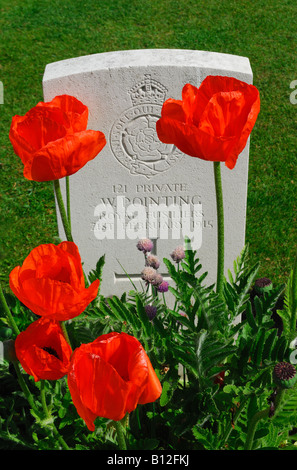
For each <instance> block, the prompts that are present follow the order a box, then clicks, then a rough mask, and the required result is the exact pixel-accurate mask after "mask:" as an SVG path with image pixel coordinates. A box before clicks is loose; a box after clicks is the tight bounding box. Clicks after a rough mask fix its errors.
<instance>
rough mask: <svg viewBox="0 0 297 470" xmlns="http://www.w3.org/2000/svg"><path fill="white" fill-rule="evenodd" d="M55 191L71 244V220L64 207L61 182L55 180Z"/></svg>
mask: <svg viewBox="0 0 297 470" xmlns="http://www.w3.org/2000/svg"><path fill="white" fill-rule="evenodd" d="M54 189H55V194H56V199H57V203H58V207H59V211H60V215H61V219H62V223H63V227H64V231H65V235H66V238H67V240H68V241H69V242H73V238H72V234H71V227H70V224H69V220H68V217H67V213H66V210H65V206H64V201H63V197H62V193H61V187H60V181H59V180H54Z"/></svg>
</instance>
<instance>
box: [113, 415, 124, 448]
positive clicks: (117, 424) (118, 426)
mask: <svg viewBox="0 0 297 470" xmlns="http://www.w3.org/2000/svg"><path fill="white" fill-rule="evenodd" d="M114 425H115V428H116V431H117V436H118V444H119V448H120V450H127V445H126V441H125V436H124V428H123V425H122V423H121V421H114Z"/></svg>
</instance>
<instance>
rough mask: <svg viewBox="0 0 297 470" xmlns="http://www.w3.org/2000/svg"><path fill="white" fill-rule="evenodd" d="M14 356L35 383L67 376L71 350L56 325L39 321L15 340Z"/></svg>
mask: <svg viewBox="0 0 297 470" xmlns="http://www.w3.org/2000/svg"><path fill="white" fill-rule="evenodd" d="M15 352H16V356H17V358H18V360H19V361H20V363H21V365H22V367H23V369H24V370H25V371H26V372H27V374H29V375H33V377H34V380H35V382H37V381H38V380H41V379H43V380H58V379H60V378H61V377H63V376H64V375H66V374H67V372H68V368H69V364H70V357H71V354H72V350H71V347H70V346H69V344H68V343H67V341H66V339H65V337H64V335H63V332H62V329H61V326H60V324H59V322H57V321H54V320H48V319H47V318H41V319H39V320H37V321H35V322H33V323H31V325H29V326H28V328H27V329H26V330H25V331H22V332H21V333H20V334H19V335H18V336H17V337H16V340H15Z"/></svg>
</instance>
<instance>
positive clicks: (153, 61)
mask: <svg viewBox="0 0 297 470" xmlns="http://www.w3.org/2000/svg"><path fill="white" fill-rule="evenodd" d="M207 75H223V76H232V77H235V78H237V79H239V80H242V81H245V82H247V83H249V84H251V83H252V71H251V67H250V63H249V60H248V58H246V57H239V56H233V55H229V54H220V53H212V52H204V51H191V50H173V49H169V50H168V49H166V50H162V49H156V50H150V49H148V50H132V51H117V52H107V53H101V54H94V55H89V56H83V57H78V58H74V59H68V60H63V61H60V62H55V63H52V64H48V65H47V66H46V69H45V73H44V78H43V90H44V100H45V101H50V100H52V99H53V98H54V97H55V96H57V95H61V94H69V95H72V96H75V97H76V98H78V99H79V100H80V101H82V102H83V103H84V104H85V105H87V106H88V108H89V121H88V128H89V129H93V130H100V131H102V132H104V134H105V136H106V140H107V144H106V146H105V148H104V149H103V150H102V151H101V152H100V154H99V155H98V156H97V157H96V158H95V159H94V160H92V161H90V162H88V163H87V164H86V166H85V167H83V168H82V169H81V170H79V171H78V172H77V173H76V174H74V175H72V176H71V177H70V189H71V217H72V234H73V239H74V241H75V242H76V244H77V245H78V247H79V250H80V254H81V257H82V261H83V262H84V268H85V272H86V273H88V272H89V271H90V270H92V269H94V268H95V265H96V262H97V260H98V259H99V257H100V256H101V255H103V254H105V255H106V264H105V267H104V271H103V281H102V284H101V293H102V294H103V295H106V296H109V295H113V294H115V295H119V296H120V295H121V294H122V293H123V292H124V291H128V290H129V289H130V288H131V283H130V281H129V279H128V277H127V276H126V274H125V272H124V271H126V273H128V274H129V276H130V278H131V279H132V280H133V282H135V283H136V285H137V287H140V285H139V284H138V282H139V280H140V273H141V271H142V269H143V267H144V257H143V254H142V253H141V252H140V251H138V250H137V248H136V243H137V241H138V239H139V238H146V237H148V238H151V239H153V240H154V252H155V254H157V256H158V257H159V259H160V260H161V266H160V268H159V270H158V271H159V272H160V273H161V274H163V275H164V279H167V280H168V278H167V277H166V268H165V266H164V264H163V262H162V259H163V257H167V258H169V259H170V253H171V252H172V251H173V249H174V248H176V247H177V246H178V245H181V244H183V240H184V236H186V235H188V236H190V238H192V244H193V247H194V248H195V249H198V256H199V258H200V261H201V262H202V265H203V272H204V271H208V277H207V278H206V281H205V282H206V283H207V284H211V283H214V282H215V280H216V265H217V229H216V227H217V221H216V198H215V186H214V175H213V163H212V162H207V161H203V160H200V159H198V158H193V157H190V156H187V155H184V154H182V153H181V152H180V151H179V150H178V149H177V148H176V147H175V146H173V145H167V144H163V143H161V142H160V141H159V139H158V137H157V134H156V129H155V126H156V121H157V120H158V118H159V117H160V114H161V108H162V103H163V102H164V101H165V100H166V99H168V98H174V99H181V91H182V88H183V86H184V85H185V84H186V83H191V84H192V85H195V86H196V87H199V86H200V84H201V82H202V81H203V80H204V78H205V77H206V76H207ZM248 160H249V141H248V143H247V145H246V147H245V149H244V150H243V152H242V154H241V155H240V156H239V158H238V161H237V164H236V166H235V168H234V169H233V170H229V169H228V168H226V167H225V165H224V163H222V164H221V168H222V184H223V196H224V210H225V271H227V269H231V270H232V266H233V260H234V259H235V258H236V257H237V256H238V255H239V253H240V251H241V250H242V248H243V246H244V243H245V223H246V199H247V181H248ZM61 186H62V190H63V193H65V185H64V181H61ZM58 225H59V233H60V237H61V238H63V239H65V235H64V232H63V228H62V225H61V221H60V218H59V216H58Z"/></svg>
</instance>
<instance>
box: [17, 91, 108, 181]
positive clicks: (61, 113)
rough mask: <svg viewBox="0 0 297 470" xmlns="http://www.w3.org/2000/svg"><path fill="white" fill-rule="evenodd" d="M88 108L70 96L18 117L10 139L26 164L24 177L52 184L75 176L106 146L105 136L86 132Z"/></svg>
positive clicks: (63, 96)
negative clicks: (51, 182)
mask: <svg viewBox="0 0 297 470" xmlns="http://www.w3.org/2000/svg"><path fill="white" fill-rule="evenodd" d="M87 121H88V108H87V107H86V106H85V105H84V104H83V103H81V102H80V101H79V100H77V99H76V98H74V97H73V96H69V95H61V96H56V97H55V98H54V99H53V100H52V101H50V102H48V103H43V102H40V103H38V104H37V105H36V106H35V107H34V108H32V109H31V110H30V111H28V112H27V113H26V114H25V116H14V117H13V118H12V123H11V127H10V132H9V138H10V141H11V143H12V146H13V149H14V152H15V153H16V154H17V155H18V156H19V157H20V159H21V160H22V162H23V164H24V176H25V178H27V179H29V180H34V181H51V180H56V179H60V178H63V177H64V176H69V175H72V174H73V173H76V172H77V171H78V170H79V169H80V168H82V167H83V166H84V165H85V164H86V163H87V162H88V161H90V160H92V159H93V158H95V157H96V156H97V155H98V153H99V152H100V151H101V150H102V148H103V147H104V145H105V144H106V140H105V136H104V134H103V133H102V132H99V131H93V130H86V128H87Z"/></svg>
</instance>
